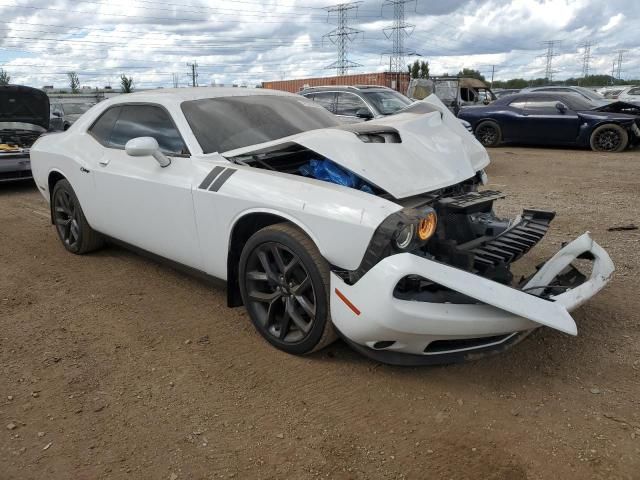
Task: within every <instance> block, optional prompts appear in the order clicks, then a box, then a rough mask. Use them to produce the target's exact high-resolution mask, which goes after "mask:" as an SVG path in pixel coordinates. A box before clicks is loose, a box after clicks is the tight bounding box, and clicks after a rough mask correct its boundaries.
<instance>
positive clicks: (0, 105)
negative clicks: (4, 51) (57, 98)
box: [0, 85, 49, 182]
mask: <svg viewBox="0 0 640 480" xmlns="http://www.w3.org/2000/svg"><path fill="white" fill-rule="evenodd" d="M48 129H49V97H47V94H46V93H44V92H43V91H42V90H38V89H35V88H31V87H25V86H22V85H5V86H0V182H6V181H13V180H21V179H24V178H31V162H30V158H29V149H30V148H31V145H33V143H34V142H35V141H36V140H37V139H38V137H39V136H40V135H42V134H43V133H45V132H46V131H47V130H48Z"/></svg>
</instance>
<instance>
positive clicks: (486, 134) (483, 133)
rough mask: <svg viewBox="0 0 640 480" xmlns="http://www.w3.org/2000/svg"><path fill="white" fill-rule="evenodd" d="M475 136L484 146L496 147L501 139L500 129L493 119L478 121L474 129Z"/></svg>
mask: <svg viewBox="0 0 640 480" xmlns="http://www.w3.org/2000/svg"><path fill="white" fill-rule="evenodd" d="M475 135H476V138H477V139H478V141H479V142H480V143H481V144H482V145H483V146H485V147H497V146H498V145H499V144H500V142H501V141H502V130H501V129H500V125H498V124H497V123H496V122H494V121H493V120H485V121H484V122H480V124H479V125H478V126H477V127H476V131H475Z"/></svg>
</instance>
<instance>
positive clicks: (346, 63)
mask: <svg viewBox="0 0 640 480" xmlns="http://www.w3.org/2000/svg"><path fill="white" fill-rule="evenodd" d="M361 3H362V2H361V1H357V2H349V3H339V4H337V5H332V6H330V7H325V10H326V11H327V13H328V16H330V15H331V14H332V13H337V14H338V27H337V28H334V29H333V30H331V31H330V32H329V33H327V34H325V35H324V36H323V38H328V39H329V41H330V42H331V43H333V44H334V45H336V46H337V47H338V60H336V61H335V62H333V63H331V64H330V65H327V66H326V67H325V68H335V69H336V72H337V74H338V75H346V74H347V73H348V71H349V67H360V66H361V65H360V64H359V63H354V62H352V61H351V60H349V58H348V57H349V55H348V54H349V44H350V43H351V42H353V41H354V40H355V39H356V37H357V36H358V35H359V34H361V33H362V30H356V29H355V28H351V27H349V25H348V23H349V12H351V11H352V10H355V11H356V12H357V10H358V5H360V4H361Z"/></svg>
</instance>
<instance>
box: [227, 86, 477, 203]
mask: <svg viewBox="0 0 640 480" xmlns="http://www.w3.org/2000/svg"><path fill="white" fill-rule="evenodd" d="M375 132H391V133H394V132H395V133H397V134H398V135H399V136H400V139H401V142H400V143H365V142H364V141H362V140H361V137H360V135H366V134H368V133H375ZM292 144H297V145H301V146H303V147H305V148H307V149H309V150H312V151H313V152H315V153H317V154H318V155H320V156H322V157H324V158H327V159H329V160H332V161H333V162H335V163H337V164H339V165H341V166H342V167H344V168H346V169H348V170H350V171H352V172H353V173H355V174H356V175H358V176H360V177H361V178H362V179H364V180H366V181H367V182H369V183H371V184H373V185H375V186H377V187H379V188H381V189H383V190H385V191H387V192H388V193H390V194H391V195H393V196H394V197H395V198H405V197H409V196H412V195H417V194H420V193H425V192H429V191H433V190H437V189H440V188H443V187H448V186H451V185H455V184H456V183H459V182H462V181H464V180H467V179H469V178H471V177H473V176H474V175H475V174H476V172H478V171H479V170H482V169H483V168H485V167H486V166H487V165H488V164H489V156H488V154H487V152H486V150H485V149H484V147H482V145H480V143H478V141H477V140H476V139H475V138H474V137H473V135H471V134H470V133H469V132H468V131H467V130H466V129H465V128H464V126H463V125H462V124H461V123H460V120H458V119H457V118H456V117H455V116H453V114H451V113H450V112H449V110H448V109H447V108H446V107H445V106H444V104H442V102H440V100H438V98H437V97H435V96H434V95H431V96H429V97H427V98H426V99H424V100H422V101H420V102H416V103H415V104H413V105H412V106H411V107H409V108H408V109H406V110H404V111H403V112H402V113H399V114H396V115H390V116H387V117H384V118H380V119H375V120H371V121H369V122H365V123H356V124H351V125H343V126H340V127H336V128H324V129H319V130H311V131H308V132H303V133H299V134H296V135H291V136H289V137H285V138H281V139H279V140H274V141H271V142H266V143H261V144H258V145H252V146H249V147H244V148H239V149H236V150H231V151H228V152H224V153H222V156H224V157H226V158H232V157H237V156H242V155H251V154H258V153H266V152H273V151H277V150H280V149H285V148H289V147H291V145H292Z"/></svg>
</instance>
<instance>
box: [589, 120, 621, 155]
mask: <svg viewBox="0 0 640 480" xmlns="http://www.w3.org/2000/svg"><path fill="white" fill-rule="evenodd" d="M628 142H629V134H628V133H627V131H626V130H625V129H624V128H622V127H620V126H619V125H614V124H609V125H602V126H600V127H598V128H596V129H595V130H594V131H593V133H592V134H591V142H590V143H591V149H592V150H594V151H596V152H621V151H622V150H624V149H625V148H627V144H628Z"/></svg>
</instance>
